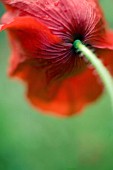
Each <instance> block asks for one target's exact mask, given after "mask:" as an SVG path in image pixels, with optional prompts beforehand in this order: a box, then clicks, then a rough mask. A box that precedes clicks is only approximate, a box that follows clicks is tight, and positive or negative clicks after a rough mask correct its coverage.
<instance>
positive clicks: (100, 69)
mask: <svg viewBox="0 0 113 170" xmlns="http://www.w3.org/2000/svg"><path fill="white" fill-rule="evenodd" d="M73 46H74V47H75V48H76V49H77V50H79V51H80V52H82V54H83V55H84V56H85V57H86V58H87V59H88V61H90V62H91V64H92V65H93V67H94V68H95V69H96V71H97V73H98V75H99V76H100V78H101V80H102V82H103V84H104V86H105V88H106V90H107V92H108V94H109V96H110V99H111V104H112V109H113V79H112V76H111V75H110V73H109V71H108V70H107V69H106V67H105V66H104V65H103V63H102V62H101V60H100V59H99V58H97V56H96V55H95V54H94V53H93V52H92V51H91V50H89V49H88V47H86V46H85V45H84V44H83V43H82V42H81V41H80V40H76V41H74V43H73Z"/></svg>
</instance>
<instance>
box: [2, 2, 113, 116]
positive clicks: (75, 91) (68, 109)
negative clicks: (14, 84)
mask: <svg viewBox="0 0 113 170" xmlns="http://www.w3.org/2000/svg"><path fill="white" fill-rule="evenodd" d="M2 3H3V4H4V5H5V7H6V9H7V12H6V13H5V14H4V15H3V17H2V19H1V26H0V29H1V30H7V31H8V35H9V39H10V42H11V45H12V54H11V59H10V68H9V75H10V76H11V77H17V78H19V79H21V80H23V81H24V82H25V83H26V86H27V98H28V99H29V100H30V102H31V103H32V104H33V105H34V106H35V107H36V108H37V109H41V110H43V111H46V113H49V114H50V113H51V114H54V115H55V114H56V115H60V116H70V115H73V114H76V113H79V112H80V111H81V110H82V109H83V108H84V106H86V105H88V104H89V103H91V102H93V101H95V100H96V99H97V98H98V97H99V96H100V94H101V93H102V91H103V85H102V84H101V83H100V82H99V81H98V76H97V75H96V76H95V74H94V69H93V68H90V67H89V63H88V62H86V61H85V59H84V57H81V54H80V53H79V52H78V51H77V50H76V49H75V48H74V47H73V42H74V41H75V40H76V39H79V40H81V41H82V42H83V43H84V44H85V45H86V46H88V47H89V48H91V49H94V50H95V53H96V55H97V56H98V57H99V58H100V59H102V61H103V63H104V65H105V66H106V67H108V68H109V70H110V72H111V74H113V32H112V31H111V30H109V29H108V25H107V23H106V21H105V18H104V16H103V12H102V10H101V8H100V6H99V4H98V1H97V0H79V1H78V0H2Z"/></svg>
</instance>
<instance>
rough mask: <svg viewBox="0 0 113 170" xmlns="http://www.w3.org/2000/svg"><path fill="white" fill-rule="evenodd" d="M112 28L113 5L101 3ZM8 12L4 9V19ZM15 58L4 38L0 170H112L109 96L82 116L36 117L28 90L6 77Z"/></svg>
mask: <svg viewBox="0 0 113 170" xmlns="http://www.w3.org/2000/svg"><path fill="white" fill-rule="evenodd" d="M101 5H102V7H103V9H104V11H105V15H106V18H107V20H108V22H109V24H110V26H111V27H112V28H113V0H101ZM3 12H4V9H3V6H2V5H1V4H0V16H1V15H2V13H3ZM9 53H10V49H9V45H8V41H7V36H6V33H5V32H2V33H0V170H113V115H112V112H111V106H110V102H109V97H108V95H107V94H106V93H104V94H103V96H102V97H101V98H100V99H99V100H98V101H96V102H95V103H94V104H92V105H90V106H88V107H87V108H86V109H85V110H84V111H83V112H82V113H80V114H79V115H78V116H74V117H71V118H67V119H61V118H57V117H51V116H47V115H43V114H42V113H41V112H39V113H37V112H36V111H35V110H33V108H32V107H31V106H30V105H29V104H28V103H27V101H26V100H25V96H24V92H25V88H24V87H23V86H22V85H21V83H18V82H17V81H14V80H11V79H9V78H8V76H7V67H8V58H9V57H8V56H9Z"/></svg>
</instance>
